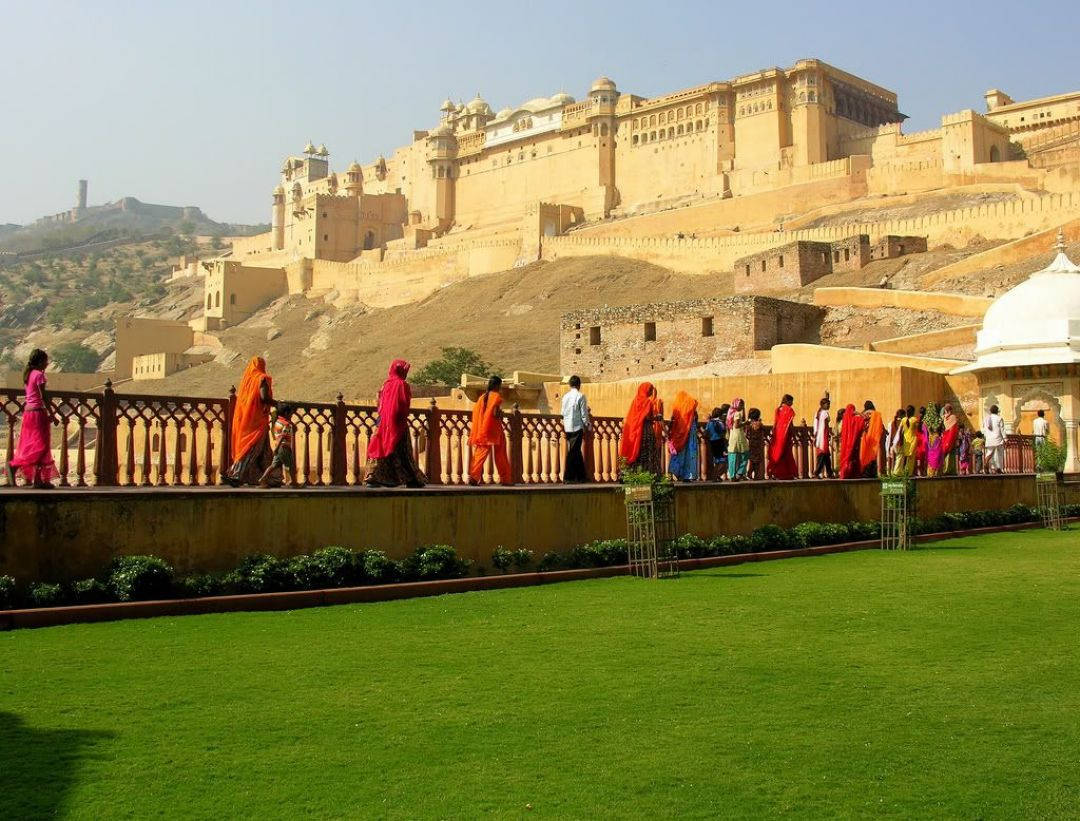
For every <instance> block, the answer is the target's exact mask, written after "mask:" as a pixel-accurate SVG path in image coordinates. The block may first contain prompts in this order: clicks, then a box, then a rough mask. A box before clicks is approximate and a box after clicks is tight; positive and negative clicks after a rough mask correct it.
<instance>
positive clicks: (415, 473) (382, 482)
mask: <svg viewBox="0 0 1080 821" xmlns="http://www.w3.org/2000/svg"><path fill="white" fill-rule="evenodd" d="M409 367H410V366H409V363H408V362H406V361H405V360H404V359H395V360H394V361H393V362H392V363H390V372H389V374H388V375H387V377H386V381H385V382H383V386H382V388H381V389H380V390H379V427H378V429H377V430H376V431H375V435H374V436H372V437H371V441H370V442H369V443H368V452H367V455H368V459H370V460H374V465H372V466H371V467H370V468H369V469H368V475H367V480H366V482H365V483H366V484H367V485H369V486H371V487H397V486H399V485H405V486H406V487H423V486H424V485H425V484H427V477H425V476H424V474H423V471H421V470H420V467H419V466H418V465H417V464H416V457H415V456H413V451H412V444H411V442H410V440H409V410H410V408H411V407H412V388H410V387H409V383H408V382H407V381H405V380H406V377H407V376H408V375H409Z"/></svg>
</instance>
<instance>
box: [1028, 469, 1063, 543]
mask: <svg viewBox="0 0 1080 821" xmlns="http://www.w3.org/2000/svg"><path fill="white" fill-rule="evenodd" d="M1035 498H1036V500H1037V504H1038V506H1039V515H1040V516H1041V517H1042V524H1043V527H1045V528H1047V529H1048V530H1062V529H1063V528H1064V522H1063V521H1062V517H1061V483H1060V482H1059V481H1058V476H1057V474H1056V473H1036V474H1035Z"/></svg>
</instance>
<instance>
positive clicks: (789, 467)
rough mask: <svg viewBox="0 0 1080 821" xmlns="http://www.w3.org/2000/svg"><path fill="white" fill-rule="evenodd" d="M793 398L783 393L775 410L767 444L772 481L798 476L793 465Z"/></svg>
mask: <svg viewBox="0 0 1080 821" xmlns="http://www.w3.org/2000/svg"><path fill="white" fill-rule="evenodd" d="M794 404H795V398H794V397H793V396H792V395H791V394H789V393H785V394H784V398H783V399H781V400H780V407H778V408H777V409H776V417H775V419H774V421H773V429H772V440H771V441H770V442H769V465H768V470H769V477H770V478H772V479H794V478H795V477H796V476H798V475H799V467H798V465H796V464H795V451H794V447H793V440H794V436H795V425H794V424H793V423H794V421H795V409H794V408H793V407H792V405H794Z"/></svg>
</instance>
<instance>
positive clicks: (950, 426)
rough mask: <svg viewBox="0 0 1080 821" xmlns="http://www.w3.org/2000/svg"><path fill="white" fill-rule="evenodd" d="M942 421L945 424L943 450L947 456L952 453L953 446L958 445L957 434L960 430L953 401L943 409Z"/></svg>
mask: <svg viewBox="0 0 1080 821" xmlns="http://www.w3.org/2000/svg"><path fill="white" fill-rule="evenodd" d="M942 410H943V411H944V413H943V414H942V417H941V421H942V422H943V423H944V425H945V431H944V433H942V434H941V452H942V453H943V454H945V455H946V456H947V455H948V454H950V453H952V450H953V448H954V447H955V446H956V436H957V434H958V433H959V432H960V429H959V427H957V422H958V421H959V420H958V419H957V418H956V414H955V413H954V412H953V406H952V404H951V403H947V404H946V405H945V407H944V408H943V409H942Z"/></svg>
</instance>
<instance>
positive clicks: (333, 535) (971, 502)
mask: <svg viewBox="0 0 1080 821" xmlns="http://www.w3.org/2000/svg"><path fill="white" fill-rule="evenodd" d="M880 490H881V485H880V483H879V482H876V481H871V480H857V481H840V480H831V481H823V480H806V481H790V482H746V483H739V484H728V485H716V484H698V485H679V486H677V487H676V489H675V515H676V523H677V528H678V531H679V533H694V534H697V535H699V536H713V535H716V534H720V533H723V534H729V535H734V534H748V533H750V532H752V531H753V530H754V529H756V528H758V527H761V526H762V525H766V524H775V525H779V526H780V527H792V526H794V525H796V524H799V523H801V522H810V521H815V522H848V521H853V520H859V521H875V520H877V519H878V518H879V517H880V514H881V500H880V497H879V494H880ZM918 494H919V514H920V515H921V516H925V517H931V516H936V515H938V514H941V513H948V512H959V511H966V510H986V509H992V508H1007V507H1010V506H1012V505H1013V504H1016V503H1017V502H1022V503H1024V504H1029V505H1032V504H1034V503H1035V483H1034V482H1033V481H1032V479H1031V476H1030V475H1015V476H965V477H951V478H937V479H930V480H919V482H918ZM118 522H122V523H123V527H117V523H118ZM297 522H303V523H304V526H303V527H297V526H296V523H297ZM567 522H573V527H567ZM75 534H77V537H76V536H75ZM625 535H626V509H625V506H624V502H623V493H622V487H621V486H617V485H616V486H610V485H607V486H601V485H594V486H591V487H590V486H579V487H567V486H559V485H555V486H551V487H543V488H508V489H501V488H495V489H484V490H479V489H474V488H466V489H424V490H410V491H404V492H403V491H397V490H391V491H379V490H348V489H327V490H288V489H277V490H270V491H236V490H231V489H228V488H208V489H204V490H179V489H178V490H171V491H158V490H153V489H151V490H137V489H132V490H125V491H123V492H120V493H117V492H109V491H94V490H83V491H80V492H77V493H76V492H67V493H51V494H49V495H48V496H47V498H44V499H42V498H40V496H39V495H38V494H34V493H31V492H27V493H17V494H13V493H6V494H4V495H3V498H2V499H0V544H2V545H3V546H4V549H3V550H2V551H0V573H3V574H11V575H13V576H15V577H16V578H18V579H49V580H55V581H60V580H70V579H77V578H86V577H88V576H91V575H94V574H97V573H99V572H101V570H102V568H104V567H105V566H106V565H107V564H108V563H109V561H110V560H111V559H112V558H113V557H114V556H118V555H133V554H152V555H155V556H159V557H161V558H162V559H165V560H166V561H167V562H169V563H170V564H171V565H173V567H174V568H175V569H176V570H177V571H178V572H179V573H192V572H212V571H225V570H231V569H232V568H234V567H236V565H237V564H239V562H240V560H241V559H242V558H243V557H245V556H247V555H249V554H250V553H251V552H252V551H253V550H255V549H258V550H260V551H265V552H268V553H272V554H273V555H275V556H279V557H288V556H294V555H296V554H299V553H308V552H311V551H313V550H317V549H319V548H322V547H325V546H327V545H343V546H346V547H350V548H353V549H364V548H376V549H380V550H385V551H386V552H387V553H388V554H389V555H390V556H391V557H392V558H404V557H405V556H407V555H409V554H410V553H412V552H413V551H414V550H415V549H416V547H418V546H420V545H426V544H450V545H453V546H454V547H455V548H456V550H457V552H458V555H460V556H463V557H465V558H469V559H473V560H474V561H476V562H477V563H478V564H483V565H486V566H489V567H490V564H491V553H492V551H493V550H494V549H495V548H496V547H499V546H504V547H511V548H518V547H523V548H527V549H529V550H532V551H533V552H534V553H535V554H536V555H537V556H538V557H539V556H541V555H543V554H544V553H545V552H548V551H565V550H568V549H570V548H572V547H575V546H577V545H579V544H584V543H585V542H589V541H593V540H596V539H613V538H619V537H624V536H625Z"/></svg>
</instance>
